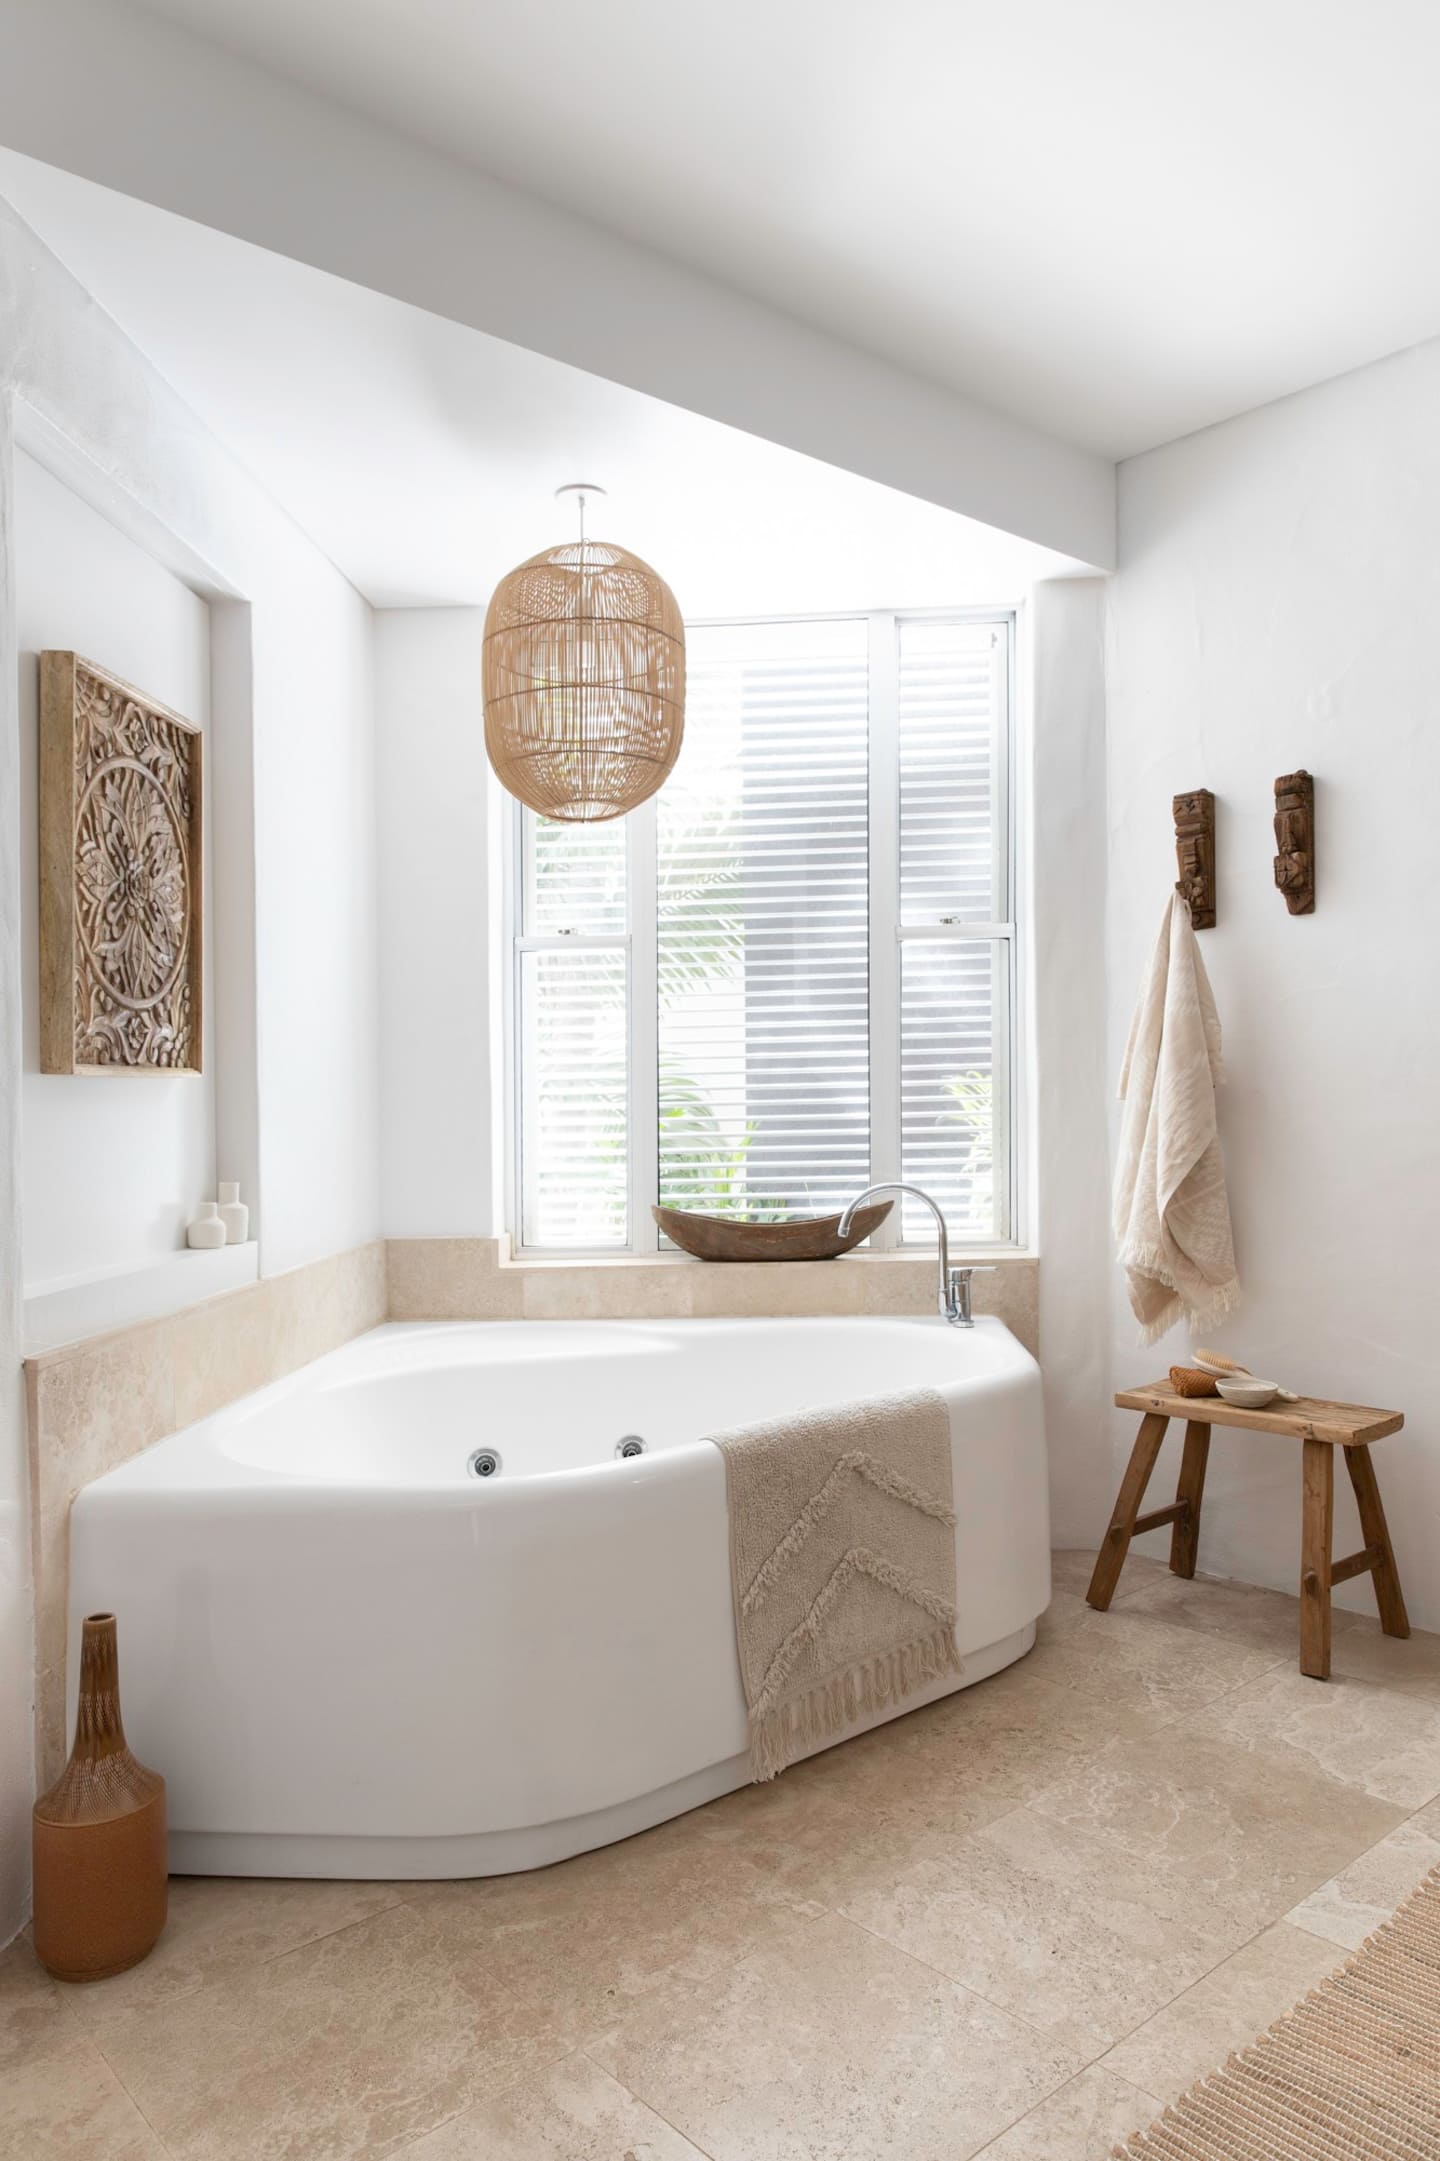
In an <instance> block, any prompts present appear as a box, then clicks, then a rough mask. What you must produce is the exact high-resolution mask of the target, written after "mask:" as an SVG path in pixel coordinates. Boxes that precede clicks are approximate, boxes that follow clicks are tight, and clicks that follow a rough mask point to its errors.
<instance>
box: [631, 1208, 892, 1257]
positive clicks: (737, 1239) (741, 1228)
mask: <svg viewBox="0 0 1440 2161" xmlns="http://www.w3.org/2000/svg"><path fill="white" fill-rule="evenodd" d="M894 1205H895V1203H894V1202H893V1201H871V1203H870V1205H869V1207H868V1208H857V1209H856V1211H855V1220H854V1222H853V1223H852V1224H851V1225H850V1229H849V1232H848V1234H847V1236H845V1237H844V1238H839V1237H837V1236H836V1233H837V1231H838V1230H839V1228H840V1218H839V1216H802V1217H800V1218H799V1219H798V1221H795V1222H793V1223H739V1222H737V1221H736V1220H735V1219H734V1217H731V1216H695V1215H690V1214H689V1213H688V1212H687V1211H686V1210H685V1209H683V1208H655V1207H652V1208H651V1210H650V1213H651V1215H652V1216H654V1218H655V1221H656V1222H657V1223H658V1224H659V1226H660V1228H661V1230H662V1231H664V1233H665V1235H666V1237H667V1238H673V1239H674V1241H675V1243H676V1245H677V1246H681V1247H683V1248H684V1250H685V1252H687V1253H693V1254H694V1256H695V1258H696V1260H697V1261H833V1260H835V1259H836V1258H837V1256H838V1255H840V1254H841V1253H848V1252H849V1251H850V1248H851V1247H852V1246H858V1245H859V1243H860V1241H861V1239H862V1238H868V1237H869V1236H870V1233H871V1232H872V1231H873V1230H874V1229H875V1227H876V1226H877V1224H880V1223H883V1222H884V1221H885V1218H886V1216H888V1215H889V1213H890V1211H891V1209H892V1208H893V1207H894Z"/></svg>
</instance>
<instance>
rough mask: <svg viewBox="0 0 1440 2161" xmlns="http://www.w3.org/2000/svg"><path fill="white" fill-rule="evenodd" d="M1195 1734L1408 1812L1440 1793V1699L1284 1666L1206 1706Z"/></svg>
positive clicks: (1193, 1725)
mask: <svg viewBox="0 0 1440 2161" xmlns="http://www.w3.org/2000/svg"><path fill="white" fill-rule="evenodd" d="M1192 1730H1193V1731H1195V1732H1197V1733H1216V1734H1223V1735H1224V1736H1225V1738H1226V1739H1227V1740H1228V1741H1231V1742H1233V1743H1235V1744H1236V1745H1238V1746H1239V1747H1241V1748H1247V1749H1251V1750H1253V1751H1255V1752H1256V1753H1257V1754H1259V1755H1262V1756H1265V1757H1267V1758H1269V1759H1270V1760H1271V1761H1273V1762H1276V1763H1280V1764H1290V1763H1294V1762H1297V1761H1298V1762H1301V1763H1303V1764H1306V1765H1307V1766H1310V1767H1313V1768H1314V1769H1315V1770H1317V1771H1323V1772H1324V1773H1325V1775H1326V1776H1327V1777H1328V1778H1333V1779H1336V1780H1338V1781H1339V1782H1340V1783H1341V1784H1342V1785H1346V1786H1354V1787H1356V1788H1357V1789H1358V1790H1359V1791H1360V1792H1361V1793H1368V1794H1373V1795H1374V1796H1375V1798H1376V1799H1377V1800H1381V1801H1393V1802H1394V1803H1395V1804H1396V1805H1397V1807H1400V1808H1404V1809H1406V1810H1411V1809H1416V1808H1421V1807H1423V1806H1424V1804H1425V1803H1426V1802H1427V1801H1431V1800H1434V1798H1435V1796H1436V1795H1437V1794H1440V1701H1436V1702H1434V1703H1430V1702H1426V1701H1425V1700H1423V1699H1422V1698H1420V1697H1417V1696H1412V1695H1410V1694H1408V1693H1406V1692H1404V1691H1401V1690H1397V1689H1389V1688H1377V1687H1375V1686H1374V1685H1373V1684H1371V1683H1370V1682H1367V1681H1349V1680H1331V1681H1328V1682H1327V1681H1312V1680H1310V1679H1309V1678H1308V1677H1307V1676H1306V1675H1305V1674H1303V1673H1300V1672H1297V1671H1296V1669H1295V1668H1294V1667H1292V1666H1289V1665H1286V1666H1283V1667H1280V1668H1278V1669H1277V1670H1276V1671H1275V1672H1273V1673H1271V1674H1267V1675H1265V1676H1264V1677H1263V1678H1262V1679H1260V1680H1258V1681H1255V1682H1253V1683H1251V1684H1250V1685H1249V1686H1248V1687H1245V1688H1239V1689H1235V1690H1234V1691H1232V1693H1231V1694H1230V1695H1228V1696H1226V1697H1224V1698H1223V1699H1222V1700H1221V1701H1220V1702H1218V1703H1212V1704H1207V1705H1206V1706H1205V1708H1204V1709H1203V1710H1201V1711H1200V1712H1199V1713H1197V1715H1196V1717H1195V1719H1194V1721H1193V1722H1192Z"/></svg>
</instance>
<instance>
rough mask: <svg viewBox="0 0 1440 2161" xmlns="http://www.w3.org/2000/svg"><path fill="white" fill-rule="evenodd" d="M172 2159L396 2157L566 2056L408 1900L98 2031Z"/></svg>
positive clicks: (535, 2019) (540, 2020)
mask: <svg viewBox="0 0 1440 2161" xmlns="http://www.w3.org/2000/svg"><path fill="white" fill-rule="evenodd" d="M100 2046H101V2047H102V2048H103V2051H104V2054H105V2057H106V2059H107V2061H108V2062H109V2063H110V2065H111V2066H112V2068H113V2069H114V2071H115V2072H116V2074H117V2076H118V2077H119V2078H120V2079H121V2081H122V2082H123V2084H124V2086H125V2088H126V2090H127V2092H128V2093H129V2094H130V2095H131V2096H132V2098H133V2099H134V2101H135V2103H136V2105H137V2106H138V2107H139V2108H140V2109H141V2111H142V2112H143V2114H144V2115H145V2117H146V2118H147V2119H148V2120H149V2122H150V2123H151V2124H152V2125H153V2126H154V2127H155V2129H156V2130H157V2131H158V2132H159V2134H160V2137H161V2139H162V2140H163V2142H164V2144H165V2146H166V2148H167V2150H168V2152H169V2153H170V2154H171V2155H172V2156H173V2157H174V2161H294V2157H296V2156H300V2155H304V2156H306V2157H307V2161H308V2157H310V2156H312V2155H316V2156H318V2155H322V2154H323V2155H326V2156H335V2157H337V2161H338V2157H340V2156H345V2157H346V2161H359V2157H361V2156H365V2157H369V2156H378V2155H382V2154H390V2153H393V2152H394V2151H395V2150H396V2149H397V2148H398V2147H400V2146H402V2145H403V2144H404V2143H405V2141H406V2140H407V2139H413V2138H415V2137H417V2136H418V2135H419V2134H420V2133H422V2132H425V2131H430V2130H434V2129H436V2128H437V2127H438V2126H439V2125H440V2124H442V2123H445V2122H447V2121H448V2120H449V2119H450V2118H451V2117H452V2116H456V2115H458V2114H459V2113H460V2111H461V2110H462V2109H464V2108H468V2107H470V2106H472V2105H473V2104H474V2103H475V2102H477V2101H480V2100H483V2099H484V2098H486V2097H487V2095H489V2094H492V2093H497V2092H501V2091H503V2090H504V2089H505V2088H506V2087H507V2086H509V2085H513V2084H515V2083H517V2082H518V2081H519V2080H520V2079H522V2078H524V2077H525V2076H527V2075H528V2074H531V2073H533V2072H536V2071H539V2070H542V2069H543V2068H544V2067H545V2065H546V2064H548V2063H552V2062H555V2061H558V2059H559V2058H560V2057H561V2056H562V2055H565V2054H567V2053H568V2051H569V2047H570V2042H569V2040H568V2039H567V2037H566V2036H565V2035H564V2034H563V2033H562V2032H561V2031H560V2030H559V2021H558V2020H557V2019H555V2018H554V2017H552V2016H551V2015H549V2013H548V2012H547V2011H546V2009H545V2007H544V2006H537V2005H536V2004H535V2003H534V2002H533V2001H530V2002H527V2003H525V2004H523V2005H517V2004H515V2003H512V2002H509V2001H507V2000H506V1998H505V1996H504V1994H503V1993H502V1992H501V1991H500V1990H499V1989H498V1988H490V1989H483V1988H481V1989H477V1988H476V1987H474V1986H472V1985H470V1982H469V1980H468V1979H467V1978H466V1977H464V1976H461V1975H458V1974H457V1973H456V1971H455V1969H454V1965H453V1963H452V1962H451V1961H450V1960H449V1959H448V1958H447V1955H446V1949H445V1946H444V1944H443V1942H442V1941H441V1939H440V1937H439V1936H438V1934H437V1932H436V1931H435V1929H434V1928H433V1927H432V1926H431V1925H430V1923H429V1921H428V1919H427V1918H426V1917H425V1916H424V1915H422V1914H420V1913H418V1912H417V1911H416V1910H415V1909H414V1908H413V1907H411V1906H408V1905H401V1906H393V1907H390V1908H389V1909H388V1910H387V1911H386V1912H384V1913H381V1914H377V1915H376V1916H375V1917H374V1919H372V1920H369V1921H362V1922H359V1923H358V1924H357V1925H356V1926H355V1927H353V1928H346V1929H342V1930H340V1931H339V1932H338V1933H337V1934H335V1935H331V1936H326V1937H323V1938H322V1939H321V1940H320V1941H319V1942H318V1943H312V1944H307V1945H305V1946H304V1947H303V1948H302V1949H300V1950H296V1951H291V1952H288V1953H286V1955H285V1956H284V1957H282V1958H277V1959H272V1960H270V1961H269V1962H268V1963H267V1964H265V1965H262V1966H256V1967H252V1968H250V1969H249V1970H248V1971H247V1972H245V1973H244V1974H240V1975H236V1976H233V1977H232V1978H230V1979H227V1980H222V1981H217V1982H215V1983H214V1984H213V1985H212V1986H210V1987H206V1988H200V1989H196V1990H194V1991H193V1992H192V1993H191V1994H190V1995H188V1996H182V1997H180V1998H178V1999H177V2000H175V2001H174V2002H171V2003H167V2004H165V2005H163V2006H162V2007H161V2008H160V2009H158V2010H153V2011H147V2012H140V2013H136V2014H135V2015H134V2016H132V2017H130V2018H128V2019H121V2020H117V2021H116V2022H115V2023H114V2024H113V2025H109V2026H106V2027H105V2028H104V2029H103V2032H102V2034H101V2036H100Z"/></svg>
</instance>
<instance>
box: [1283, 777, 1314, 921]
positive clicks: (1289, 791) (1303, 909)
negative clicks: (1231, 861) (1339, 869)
mask: <svg viewBox="0 0 1440 2161" xmlns="http://www.w3.org/2000/svg"><path fill="white" fill-rule="evenodd" d="M1275 846H1276V849H1277V850H1278V853H1277V855H1276V857H1275V883H1276V885H1278V886H1279V888H1280V890H1281V892H1282V893H1283V894H1284V895H1285V905H1286V907H1287V908H1288V909H1289V910H1290V913H1291V914H1292V915H1313V914H1314V913H1315V783H1314V781H1313V780H1312V779H1311V777H1310V775H1309V774H1308V773H1307V772H1306V771H1305V768H1304V767H1303V766H1302V767H1301V768H1300V771H1299V772H1298V773H1282V774H1281V775H1280V777H1279V779H1278V780H1277V781H1276V783H1275Z"/></svg>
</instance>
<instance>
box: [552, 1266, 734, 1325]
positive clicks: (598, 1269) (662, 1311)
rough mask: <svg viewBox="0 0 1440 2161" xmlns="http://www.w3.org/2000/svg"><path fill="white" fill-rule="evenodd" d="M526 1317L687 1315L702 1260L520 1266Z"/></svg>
mask: <svg viewBox="0 0 1440 2161" xmlns="http://www.w3.org/2000/svg"><path fill="white" fill-rule="evenodd" d="M515 1274H516V1277H517V1279H518V1280H519V1281H520V1283H521V1285H522V1286H523V1288H522V1297H523V1301H524V1314H525V1318H526V1320H527V1321H633V1320H646V1321H660V1320H684V1319H686V1318H687V1317H688V1315H689V1313H690V1311H691V1300H692V1296H693V1286H694V1280H695V1278H696V1277H697V1276H698V1275H699V1274H700V1263H699V1262H698V1261H696V1262H691V1261H669V1260H664V1261H611V1262H608V1263H605V1262H601V1263H597V1264H595V1265H594V1266H592V1267H588V1268H587V1267H583V1266H575V1267H562V1266H559V1265H556V1264H554V1263H551V1262H539V1261H536V1262H531V1263H529V1264H527V1265H523V1266H521V1267H519V1268H517V1269H516V1271H515Z"/></svg>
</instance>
